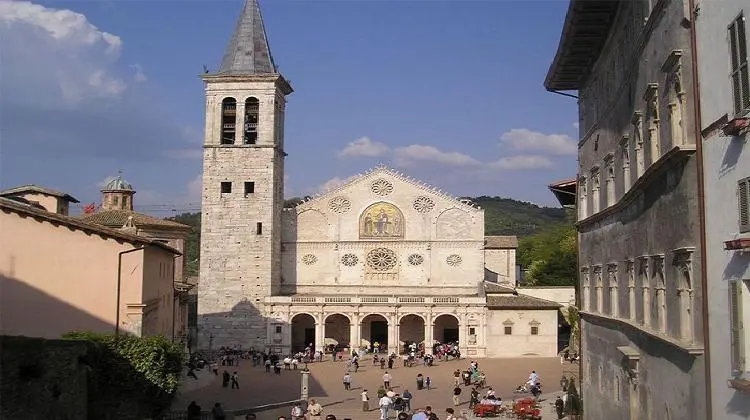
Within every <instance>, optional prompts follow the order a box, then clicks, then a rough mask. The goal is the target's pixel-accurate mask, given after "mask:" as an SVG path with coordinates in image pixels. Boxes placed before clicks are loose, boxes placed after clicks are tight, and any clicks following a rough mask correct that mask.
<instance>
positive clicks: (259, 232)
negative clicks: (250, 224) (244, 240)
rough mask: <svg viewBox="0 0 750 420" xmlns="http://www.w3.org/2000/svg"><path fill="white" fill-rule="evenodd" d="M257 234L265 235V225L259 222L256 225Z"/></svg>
mask: <svg viewBox="0 0 750 420" xmlns="http://www.w3.org/2000/svg"><path fill="white" fill-rule="evenodd" d="M255 234H256V235H262V234H263V223H261V222H258V223H256V224H255Z"/></svg>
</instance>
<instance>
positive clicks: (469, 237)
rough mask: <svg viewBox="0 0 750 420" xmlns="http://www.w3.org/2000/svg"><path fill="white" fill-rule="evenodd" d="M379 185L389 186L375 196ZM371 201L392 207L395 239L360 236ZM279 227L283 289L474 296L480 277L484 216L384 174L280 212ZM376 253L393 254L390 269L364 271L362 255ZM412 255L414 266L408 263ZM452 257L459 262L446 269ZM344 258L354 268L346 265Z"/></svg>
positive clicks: (435, 193)
mask: <svg viewBox="0 0 750 420" xmlns="http://www.w3.org/2000/svg"><path fill="white" fill-rule="evenodd" d="M379 180H384V181H385V182H387V183H389V184H390V185H391V187H392V190H391V192H389V193H388V194H385V195H379V194H377V193H375V192H374V191H373V189H372V186H373V184H374V183H375V182H378V181H379ZM417 200H421V202H422V203H429V204H428V207H429V209H427V208H425V207H424V206H423V207H419V205H415V201H417ZM379 202H382V203H388V204H391V205H393V206H395V207H396V208H397V209H398V212H399V213H400V216H399V219H400V223H401V226H402V228H403V237H395V238H379V239H361V238H360V233H361V230H362V220H361V218H362V215H363V212H365V211H366V210H367V209H368V207H369V206H371V205H372V204H375V203H379ZM341 203H346V204H345V205H341ZM420 209H421V210H422V211H420ZM282 225H283V231H282V240H283V242H284V251H283V253H282V261H283V264H282V276H283V279H284V284H283V285H282V289H283V290H288V291H293V292H296V293H333V292H338V293H352V294H367V293H374V294H377V293H381V294H382V292H383V286H387V287H388V290H389V291H390V292H391V293H397V294H402V295H404V294H424V293H425V289H424V288H429V289H428V290H430V289H432V290H435V289H434V288H435V287H441V288H442V290H441V292H440V293H444V292H445V290H446V289H447V290H450V291H451V293H454V294H475V293H476V291H477V287H478V283H479V282H480V281H481V280H482V279H483V278H484V249H483V247H484V211H483V210H480V209H477V208H474V207H471V206H468V205H465V204H463V203H461V202H459V201H457V200H455V199H453V198H451V197H449V196H447V195H444V194H440V193H437V192H435V191H433V190H431V189H429V188H426V187H424V186H422V185H420V184H418V183H416V182H412V181H409V180H406V179H404V178H402V177H400V176H395V175H394V174H392V173H391V172H389V171H387V170H376V171H374V172H373V173H370V174H368V175H366V176H363V177H362V178H360V179H359V180H357V181H355V182H352V183H350V184H348V185H346V186H344V187H343V188H340V189H337V190H334V191H332V192H330V193H328V194H326V195H324V196H321V197H319V198H317V199H315V200H312V201H309V202H307V203H304V204H301V205H300V206H298V207H297V208H295V209H293V210H287V211H285V212H284V214H283V216H282ZM376 248H386V249H388V250H391V251H392V252H393V254H394V255H395V266H394V267H393V268H391V269H388V270H385V271H382V272H376V271H375V270H372V269H371V268H369V267H368V265H367V264H366V261H367V256H368V254H369V253H370V252H371V251H372V250H373V249H376ZM412 255H416V257H414V258H416V259H419V262H418V263H415V262H416V261H415V259H414V258H413V259H412V260H411V261H410V259H409V258H410V256H412ZM455 255H457V256H458V257H460V260H461V261H460V263H458V264H456V265H450V264H448V262H447V260H448V258H449V257H451V256H455ZM352 256H353V257H352ZM346 258H350V259H353V260H354V261H355V262H354V263H353V264H351V265H347V264H345V263H344V262H345V261H346ZM452 258H455V257H452ZM311 261H312V262H311ZM420 288H422V289H420Z"/></svg>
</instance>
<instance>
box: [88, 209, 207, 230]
mask: <svg viewBox="0 0 750 420" xmlns="http://www.w3.org/2000/svg"><path fill="white" fill-rule="evenodd" d="M130 216H133V223H135V225H136V227H139V228H142V227H157V228H160V229H172V230H178V229H179V230H190V229H192V227H190V226H188V225H183V224H182V223H177V222H173V221H171V220H164V219H157V218H156V217H151V216H149V215H146V214H141V213H136V212H134V211H130V210H101V211H98V212H96V213H91V214H82V215H81V216H79V217H80V219H81V220H83V221H85V222H88V223H95V224H97V225H102V226H107V227H110V228H121V227H122V226H123V225H124V224H125V222H127V221H128V218H129V217H130Z"/></svg>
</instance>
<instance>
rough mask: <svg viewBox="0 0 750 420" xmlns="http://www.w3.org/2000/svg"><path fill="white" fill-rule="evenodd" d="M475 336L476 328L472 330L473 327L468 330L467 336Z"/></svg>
mask: <svg viewBox="0 0 750 420" xmlns="http://www.w3.org/2000/svg"><path fill="white" fill-rule="evenodd" d="M476 334H477V329H476V328H474V327H471V328H469V335H476Z"/></svg>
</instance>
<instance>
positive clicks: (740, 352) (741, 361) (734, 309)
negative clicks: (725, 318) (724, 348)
mask: <svg viewBox="0 0 750 420" xmlns="http://www.w3.org/2000/svg"><path fill="white" fill-rule="evenodd" d="M742 286H743V284H742V281H730V282H729V331H730V342H731V343H730V353H731V361H732V374H733V375H735V376H736V375H740V374H742V373H743V372H744V371H745V354H744V345H743V344H744V343H743V341H744V340H743V337H742V336H743V334H744V333H743V329H742Z"/></svg>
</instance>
